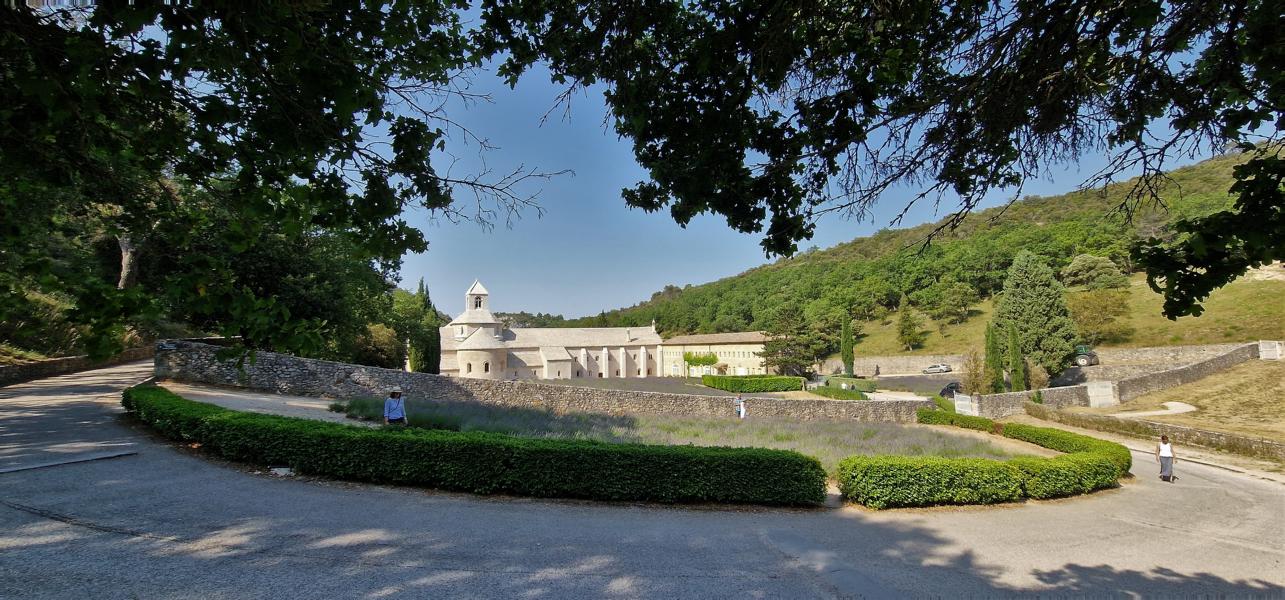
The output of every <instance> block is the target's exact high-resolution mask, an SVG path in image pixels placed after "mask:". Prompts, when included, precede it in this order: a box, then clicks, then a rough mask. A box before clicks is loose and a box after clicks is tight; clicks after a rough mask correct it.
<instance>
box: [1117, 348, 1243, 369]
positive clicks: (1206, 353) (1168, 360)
mask: <svg viewBox="0 0 1285 600" xmlns="http://www.w3.org/2000/svg"><path fill="white" fill-rule="evenodd" d="M1243 345H1245V343H1244V342H1239V343H1234V344H1207V345H1201V346H1155V347H1150V348H1101V349H1096V350H1095V351H1096V352H1097V353H1098V359H1100V360H1101V361H1102V364H1103V365H1164V366H1166V367H1179V366H1182V365H1188V364H1191V363H1194V362H1197V361H1201V360H1205V359H1208V358H1213V357H1215V356H1220V355H1223V354H1226V353H1228V352H1230V351H1232V350H1234V349H1236V348H1238V347H1240V346H1243Z"/></svg>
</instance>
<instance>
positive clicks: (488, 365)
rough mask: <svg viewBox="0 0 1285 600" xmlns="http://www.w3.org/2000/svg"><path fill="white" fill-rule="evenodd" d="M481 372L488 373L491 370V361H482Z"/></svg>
mask: <svg viewBox="0 0 1285 600" xmlns="http://www.w3.org/2000/svg"><path fill="white" fill-rule="evenodd" d="M482 372H483V373H490V372H491V363H490V362H489V361H488V362H484V363H482Z"/></svg>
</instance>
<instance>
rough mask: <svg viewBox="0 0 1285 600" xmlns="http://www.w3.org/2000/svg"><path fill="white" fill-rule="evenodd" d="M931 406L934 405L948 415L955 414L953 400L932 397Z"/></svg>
mask: <svg viewBox="0 0 1285 600" xmlns="http://www.w3.org/2000/svg"><path fill="white" fill-rule="evenodd" d="M933 404H936V405H937V408H939V409H941V410H944V411H946V412H948V413H953V412H955V401H954V400H951V399H948V398H942V397H941V396H933Z"/></svg>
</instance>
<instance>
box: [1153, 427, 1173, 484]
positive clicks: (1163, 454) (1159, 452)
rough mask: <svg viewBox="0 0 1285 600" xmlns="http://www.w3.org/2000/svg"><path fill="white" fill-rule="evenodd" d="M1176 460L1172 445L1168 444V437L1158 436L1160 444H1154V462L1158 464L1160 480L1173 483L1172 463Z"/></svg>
mask: <svg viewBox="0 0 1285 600" xmlns="http://www.w3.org/2000/svg"><path fill="white" fill-rule="evenodd" d="M1176 460H1178V456H1177V455H1176V454H1174V451H1173V444H1171V443H1169V436H1167V435H1162V436H1160V443H1158V444H1156V462H1158V463H1160V480H1161V481H1168V482H1169V483H1173V480H1174V479H1177V478H1176V477H1174V476H1173V463H1174V461H1176Z"/></svg>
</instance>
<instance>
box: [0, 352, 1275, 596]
mask: <svg viewBox="0 0 1285 600" xmlns="http://www.w3.org/2000/svg"><path fill="white" fill-rule="evenodd" d="M144 375H145V369H143V368H140V367H138V366H129V367H118V368H115V369H110V370H105V371H99V372H92V373H86V374H81V375H77V376H67V377H62V378H58V379H56V380H45V381H41V382H36V383H33V384H26V385H19V386H12V387H9V388H2V389H0V456H5V457H7V458H5V460H6V461H8V464H10V465H11V466H13V465H18V466H21V465H23V464H27V465H31V464H36V463H38V462H41V461H45V460H46V459H47V458H48V455H49V454H50V453H56V452H54V449H55V448H63V449H67V448H68V447H69V446H68V444H79V446H76V447H75V448H76V449H75V450H74V451H71V452H62V454H70V455H74V454H75V453H76V452H80V453H86V452H91V453H92V452H96V451H99V450H98V449H97V446H96V445H97V444H101V445H104V446H105V447H107V448H122V447H127V448H132V449H133V450H135V451H137V454H135V455H132V456H126V457H122V458H115V459H110V460H100V461H91V462H79V463H72V464H66V465H63V466H57V467H49V468H42V469H32V470H23V471H16V472H9V473H4V474H0V598H46V597H49V598H82V597H94V598H135V597H145V598H292V597H308V598H317V597H322V598H325V597H347V598H417V597H434V598H438V597H525V598H568V597H594V598H597V597H667V598H755V597H766V598H826V597H875V598H883V597H960V596H970V595H971V596H973V597H994V596H1011V595H1030V594H1035V593H1042V594H1043V595H1044V596H1046V597H1048V596H1083V595H1099V596H1135V595H1145V596H1192V595H1198V594H1224V595H1226V596H1228V597H1245V596H1255V595H1257V596H1259V597H1285V541H1283V540H1285V487H1282V486H1281V485H1280V484H1278V483H1272V482H1267V481H1261V480H1258V479H1255V478H1253V477H1248V476H1245V475H1241V474H1237V473H1231V472H1227V471H1223V470H1220V469H1217V468H1213V467H1203V466H1199V465H1187V464H1180V465H1179V467H1178V469H1179V471H1178V473H1179V475H1181V479H1180V480H1179V482H1178V483H1176V484H1164V483H1161V482H1159V481H1158V480H1156V479H1155V475H1154V473H1152V471H1153V465H1152V464H1151V462H1149V461H1147V460H1145V457H1142V456H1138V457H1137V458H1138V464H1139V466H1138V469H1137V472H1138V473H1140V474H1141V475H1140V476H1139V477H1138V478H1137V479H1136V480H1135V481H1132V482H1130V483H1128V484H1127V485H1125V486H1124V487H1123V488H1122V489H1119V490H1113V491H1108V492H1105V493H1099V494H1095V495H1093V496H1090V497H1087V498H1077V499H1070V500H1063V501H1057V502H1044V503H1028V504H1024V505H1014V506H1008V507H999V508H967V509H956V510H950V509H946V510H924V511H890V512H882V513H873V512H867V511H864V510H861V509H856V508H851V509H843V510H823V509H817V510H770V509H755V508H742V509H728V508H721V507H696V508H673V507H658V506H646V505H629V504H614V505H606V504H594V503H582V502H556V501H539V500H526V499H511V498H481V497H474V496H466V495H457V494H444V493H436V492H431V491H424V490H415V489H399V488H385V487H377V486H365V485H352V484H344V483H337V482H326V481H301V480H293V479H281V478H274V477H271V476H268V475H262V474H254V473H250V472H246V471H245V470H242V469H238V468H234V467H231V466H228V465H224V464H220V463H217V462H212V461H208V460H205V459H202V458H199V457H196V456H192V455H190V454H189V453H188V451H186V450H183V449H179V448H175V447H172V446H170V445H168V444H165V443H163V442H160V441H157V440H156V439H154V438H151V437H150V436H149V435H148V434H146V433H145V432H142V431H137V430H134V429H131V428H130V427H128V426H127V425H126V424H122V422H119V421H117V420H116V419H115V415H116V414H117V411H118V409H117V408H116V405H115V403H114V399H112V398H110V397H108V398H106V399H104V400H103V401H97V402H96V401H94V398H96V397H99V396H102V395H103V394H105V393H108V392H111V391H114V390H115V389H118V388H119V387H120V386H121V385H124V384H125V382H127V381H129V380H131V379H136V378H142V377H143V376H144Z"/></svg>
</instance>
